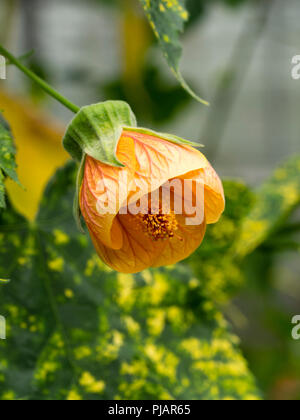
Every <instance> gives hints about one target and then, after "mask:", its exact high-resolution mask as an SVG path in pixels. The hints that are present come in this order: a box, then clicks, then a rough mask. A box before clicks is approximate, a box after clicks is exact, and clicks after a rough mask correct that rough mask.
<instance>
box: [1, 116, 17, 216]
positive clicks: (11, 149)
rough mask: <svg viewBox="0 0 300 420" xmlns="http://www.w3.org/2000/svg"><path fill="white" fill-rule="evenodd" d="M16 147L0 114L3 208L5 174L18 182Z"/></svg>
mask: <svg viewBox="0 0 300 420" xmlns="http://www.w3.org/2000/svg"><path fill="white" fill-rule="evenodd" d="M16 168H17V164H16V149H15V145H14V141H13V138H12V135H11V132H10V130H9V127H8V126H7V124H6V123H5V121H4V120H3V118H2V116H1V114H0V209H1V208H5V185H4V181H5V175H7V176H8V177H9V178H11V179H12V180H13V181H15V182H16V183H18V184H19V180H18V175H17V172H16Z"/></svg>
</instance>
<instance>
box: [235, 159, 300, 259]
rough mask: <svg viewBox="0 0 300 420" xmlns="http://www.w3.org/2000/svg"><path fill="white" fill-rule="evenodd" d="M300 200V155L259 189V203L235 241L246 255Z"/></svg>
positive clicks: (240, 252) (280, 222)
mask: <svg viewBox="0 0 300 420" xmlns="http://www.w3.org/2000/svg"><path fill="white" fill-rule="evenodd" d="M299 203H300V156H296V157H294V158H292V159H291V160H289V161H288V162H287V163H285V164H284V165H283V166H281V167H279V168H278V169H277V170H276V171H275V173H274V175H273V176H272V177H271V178H270V180H269V181H267V182H266V183H265V184H263V185H262V187H261V188H260V189H259V190H258V191H257V194H256V203H255V205H254V206H253V208H252V209H251V211H250V213H249V214H248V215H247V216H246V217H245V219H244V221H243V226H242V230H241V235H240V237H239V240H238V241H237V244H236V250H237V253H238V254H239V255H240V256H245V255H247V254H250V253H251V252H253V251H254V250H255V249H256V248H257V247H258V246H260V245H261V244H262V243H263V242H265V241H266V240H267V239H268V237H269V236H270V235H272V234H273V233H274V232H275V231H276V230H277V229H278V228H279V227H280V226H281V225H282V224H283V223H284V222H285V221H286V220H287V218H288V217H289V215H290V214H291V212H292V211H293V210H294V209H295V207H296V206H297V205H298V204H299Z"/></svg>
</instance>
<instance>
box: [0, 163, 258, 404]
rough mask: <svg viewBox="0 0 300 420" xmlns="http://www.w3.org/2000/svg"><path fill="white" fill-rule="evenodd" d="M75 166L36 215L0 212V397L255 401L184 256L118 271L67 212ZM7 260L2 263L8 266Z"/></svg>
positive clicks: (55, 183)
mask: <svg viewBox="0 0 300 420" xmlns="http://www.w3.org/2000/svg"><path fill="white" fill-rule="evenodd" d="M75 178H76V170H75V165H74V164H73V163H71V164H69V165H67V166H66V167H65V168H64V169H62V170H60V171H58V173H57V175H56V176H55V178H54V179H53V180H52V181H51V182H50V184H49V186H48V188H47V190H46V192H45V195H44V198H43V202H42V205H41V209H40V212H39V215H38V218H37V220H36V222H35V224H34V225H32V224H28V223H27V222H26V220H24V219H23V218H22V217H21V216H19V215H18V214H16V213H15V212H14V211H13V209H11V208H10V209H9V211H7V212H5V213H3V214H1V215H0V240H1V241H2V242H3V243H4V242H5V247H4V246H1V247H0V269H1V276H4V277H7V278H11V279H12V282H11V283H10V284H8V285H7V286H6V287H3V288H0V295H1V296H0V302H1V303H0V313H1V315H3V316H5V317H6V322H7V340H6V341H1V342H0V399H3V400H4V399H29V400H35V399H41V400H52V399H58V400H65V399H84V400H88V399H95V400H97V399H115V398H116V399H117V398H120V399H169V398H176V399H219V398H235V399H256V398H258V397H259V394H258V392H257V390H256V387H255V384H254V380H253V377H252V375H251V374H250V373H249V371H248V368H247V365H246V362H245V360H244V358H243V357H242V355H241V353H240V351H239V349H238V339H237V338H236V336H234V335H233V334H232V333H230V332H229V330H228V326H227V323H226V322H225V320H224V318H223V317H222V315H221V314H220V313H219V311H218V310H216V309H215V307H214V305H213V304H212V302H211V301H210V300H209V299H207V298H205V297H204V295H203V289H202V287H201V285H200V284H199V282H198V280H197V279H195V278H194V277H193V276H192V275H191V272H190V270H189V269H188V268H187V267H185V266H183V265H178V266H176V267H167V268H162V269H153V270H147V271H144V272H143V273H141V274H139V275H134V276H133V275H124V274H117V273H115V272H113V271H111V270H110V269H108V268H107V267H106V266H104V264H102V262H101V261H100V260H99V259H98V257H97V256H96V255H95V253H94V250H93V247H92V245H91V243H90V241H89V239H88V237H85V236H83V235H80V234H79V233H78V232H77V230H76V228H75V226H74V222H73V219H72V198H73V195H74V185H75ZM7 261H9V264H7Z"/></svg>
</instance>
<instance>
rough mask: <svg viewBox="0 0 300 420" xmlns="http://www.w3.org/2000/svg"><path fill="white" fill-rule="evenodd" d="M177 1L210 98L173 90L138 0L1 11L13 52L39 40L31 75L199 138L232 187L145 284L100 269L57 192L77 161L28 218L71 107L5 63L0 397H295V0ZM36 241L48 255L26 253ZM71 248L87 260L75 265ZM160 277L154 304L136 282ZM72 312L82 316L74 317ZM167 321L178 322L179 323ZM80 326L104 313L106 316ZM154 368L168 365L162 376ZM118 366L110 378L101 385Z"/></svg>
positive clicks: (0, 89) (188, 48) (56, 158)
mask: <svg viewBox="0 0 300 420" xmlns="http://www.w3.org/2000/svg"><path fill="white" fill-rule="evenodd" d="M187 5H188V8H189V10H190V13H191V20H190V21H189V23H188V24H187V27H186V31H185V35H184V37H183V45H184V56H183V60H182V62H181V69H182V73H183V74H184V76H185V77H186V79H187V81H188V82H189V84H190V85H191V86H192V87H193V89H194V90H195V91H196V92H197V93H199V94H200V96H201V97H204V98H205V99H208V100H209V101H210V102H211V104H212V106H211V107H210V108H205V107H201V106H199V105H198V104H197V103H195V102H193V100H191V99H190V98H189V96H188V95H187V94H186V93H185V92H184V91H183V90H182V89H181V88H180V86H178V84H177V83H176V80H175V79H174V78H173V76H172V75H171V74H170V71H169V69H168V67H167V65H166V64H165V62H164V60H163V58H162V56H161V53H160V51H159V49H158V48H157V45H156V43H155V40H154V37H153V35H152V33H151V31H150V29H149V26H148V23H147V22H146V20H145V18H144V14H143V13H142V11H141V9H140V7H139V5H138V2H137V1H136V0H126V1H122V0H121V1H117V0H115V1H112V0H108V1H105V0H89V1H83V0H76V1H74V0H73V1H69V0H59V1H57V0H53V1H51V2H47V1H44V0H24V1H16V0H8V1H7V2H5V1H3V2H2V4H1V7H0V19H2V21H1V28H2V29H1V33H0V38H1V39H0V40H1V42H3V43H5V44H6V45H8V46H10V47H11V49H13V50H14V51H17V52H18V51H19V53H20V54H23V53H24V51H29V50H31V49H32V48H34V49H35V54H34V56H32V57H31V58H30V59H29V62H30V64H31V66H32V68H34V69H35V70H36V71H38V72H39V73H40V74H41V75H43V76H44V77H46V78H47V79H48V80H49V81H51V83H53V84H54V85H55V86H56V87H57V88H58V89H59V90H61V91H62V92H63V93H64V94H65V95H66V96H68V97H70V99H71V100H73V101H74V102H75V103H77V104H78V105H84V104H86V103H91V102H96V101H100V100H103V99H105V98H107V97H109V98H118V99H119V98H123V99H126V100H127V101H129V102H130V104H131V105H132V107H133V108H134V110H135V112H136V114H137V116H138V119H139V122H140V123H141V124H142V125H148V126H153V127H154V128H156V129H158V130H163V131H171V132H176V133H177V134H178V135H181V136H183V137H185V138H190V139H192V140H196V139H198V140H199V141H200V142H201V143H204V144H206V146H207V147H206V152H205V153H206V154H207V155H208V157H209V158H210V159H211V160H212V163H213V164H214V166H215V167H216V169H217V170H218V172H219V173H220V174H221V175H222V176H223V178H224V180H225V189H226V196H227V210H226V214H225V215H224V217H223V219H222V221H221V222H220V223H219V224H218V225H216V226H213V227H210V229H209V231H208V235H207V238H206V241H205V243H204V244H203V246H202V247H201V248H200V249H199V251H198V252H197V253H196V254H195V255H194V256H192V257H191V258H190V260H189V261H187V262H186V263H185V264H184V265H180V266H178V267H177V268H176V269H175V268H170V269H169V270H161V271H160V270H159V271H157V272H154V271H153V272H152V271H151V272H149V273H145V274H144V278H143V276H142V278H141V277H138V278H126V279H124V278H122V276H116V275H114V274H113V273H108V272H107V271H106V270H105V268H104V267H103V266H101V265H100V266H99V264H98V263H97V262H96V259H95V257H93V254H92V250H91V249H90V248H89V247H88V245H84V244H83V243H82V241H84V239H82V237H81V239H80V236H79V235H78V234H77V232H76V231H75V227H74V225H73V221H72V219H71V216H70V212H69V206H68V203H69V202H70V199H69V201H68V197H69V196H68V195H67V194H66V195H64V197H63V199H60V200H59V194H61V192H62V191H65V189H66V188H68V184H66V185H63V184H60V183H61V182H66V183H67V181H68V180H69V179H72V168H70V167H68V168H67V169H66V170H65V171H64V172H62V173H60V179H61V180H62V181H58V178H56V181H52V184H51V186H50V187H48V189H47V192H46V193H45V194H44V199H43V203H42V208H41V209H40V211H39V215H38V218H37V219H36V220H35V222H34V223H33V222H32V220H33V219H34V218H35V214H36V212H37V209H38V206H39V202H40V200H41V196H42V191H43V190H44V188H45V187H46V184H47V182H48V180H49V178H50V176H51V175H52V174H53V173H54V170H55V169H56V168H57V167H60V166H61V165H62V164H63V163H64V162H65V161H66V160H67V156H66V154H65V153H64V152H63V150H62V148H61V145H60V141H61V136H62V133H63V128H64V125H65V124H66V123H67V122H68V120H69V119H70V114H69V113H68V112H67V111H65V110H63V109H62V108H61V107H60V106H59V105H57V104H55V103H54V102H53V101H52V100H49V99H48V98H46V97H45V96H44V95H43V94H42V92H40V91H39V90H38V89H36V88H35V87H34V86H33V85H32V84H30V83H28V82H27V81H26V80H25V79H24V78H23V76H21V75H20V74H19V73H18V72H17V71H16V70H15V69H13V68H10V69H9V74H8V80H7V81H5V82H1V85H0V105H1V106H0V108H1V110H2V109H3V110H4V111H5V113H4V116H5V118H6V119H7V121H9V123H10V125H11V127H12V130H13V134H14V137H15V140H16V144H17V147H18V154H17V161H18V164H19V169H18V174H19V178H20V181H21V183H22V185H24V186H25V190H23V189H21V188H20V187H18V186H15V185H13V184H11V183H10V182H8V189H9V191H10V196H11V200H12V202H13V204H14V206H15V208H16V209H17V211H18V212H19V213H21V215H20V214H19V215H17V214H16V213H15V211H13V210H11V209H9V210H8V212H7V215H5V213H3V214H1V236H0V239H1V241H2V242H1V251H0V257H1V258H0V261H1V265H0V270H1V271H0V277H1V278H2V277H3V278H6V277H11V274H12V273H14V275H13V277H12V282H11V284H10V285H5V286H4V285H2V286H1V288H2V289H1V290H0V292H1V303H0V313H1V314H5V315H6V316H7V318H8V320H10V319H11V320H13V326H14V327H13V330H12V331H9V334H11V335H10V340H8V341H7V343H5V345H4V344H3V343H1V346H2V344H3V346H4V347H3V346H2V347H3V348H2V351H1V359H2V362H1V369H0V385H1V386H0V390H1V391H0V392H1V398H2V399H5V398H55V399H60V398H67V397H74V398H75V397H78V396H79V397H82V398H97V397H98V398H106V397H109V396H110V397H120V398H133V397H134V396H136V397H157V398H159V397H160V398H163V397H165V398H167V397H176V398H177V397H179V398H180V397H195V398H254V397H255V398H257V397H258V396H259V395H262V396H263V397H265V398H269V399H299V398H300V379H299V378H300V345H299V342H296V341H293V340H292V339H291V318H292V317H293V315H295V314H297V313H299V307H300V289H299V271H300V267H299V210H297V208H298V205H299V201H300V197H299V178H300V177H299V171H300V167H299V157H295V158H293V157H291V156H292V155H296V154H299V118H298V109H299V102H300V85H299V86H298V84H297V83H299V82H296V81H293V80H292V79H291V77H290V71H291V58H292V56H293V55H296V54H299V45H298V39H299V35H300V33H299V32H300V28H299V25H298V22H299V18H300V6H299V3H298V2H297V1H296V0H288V1H287V2H285V6H284V7H283V6H282V2H280V1H277V0H267V1H265V0H264V1H259V0H243V1H242V0H240V1H234V0H232V1H229V0H228V1H221V0H219V1H218V0H215V1H205V0H201V1H200V0H188V1H187ZM20 96H22V98H20ZM43 108H44V112H45V111H47V112H48V113H49V112H50V113H52V114H53V116H54V118H53V117H52V119H53V120H54V119H55V122H54V121H53V120H51V119H50V118H49V116H48V115H46V114H42V113H41V109H43ZM284 162H287V163H284ZM270 176H271V178H270ZM234 177H238V178H239V179H238V180H233V178H234ZM229 178H230V179H229ZM268 178H269V179H270V180H269V181H267V179H268ZM242 180H243V181H242ZM53 182H54V184H53ZM55 182H56V183H58V184H59V185H56V184H55ZM53 185H56V187H55V188H54V186H53ZM69 193H70V196H71V191H70V192H69ZM56 195H57V196H56ZM57 214H58V215H59V217H58V219H57ZM22 215H26V216H27V217H29V218H30V220H31V222H30V223H29V222H27V221H25V220H24V219H23V216H22ZM7 218H8V219H7ZM16 238H19V239H16ZM3 241H5V242H3ZM37 241H40V242H37ZM4 243H5V245H4ZM24 243H26V246H21V245H23V244H24ZM37 244H43V245H42V248H43V253H42V254H40V253H39V252H34V250H37V249H40V245H37ZM83 246H86V247H87V248H85V251H84V252H83V251H82V247H83ZM74 249H76V251H74ZM22 253H25V255H23V254H22ZM76 253H77V254H76ZM8 254H9V257H8ZM78 254H82V255H83V256H84V257H82V258H81V259H80V260H79V261H78V262H77V260H76V256H78ZM8 258H9V261H10V265H9V267H7V264H6V261H7V260H8ZM75 260H76V261H75ZM21 263H23V264H21ZM86 264H88V266H86ZM45 266H47V270H44V269H43V268H42V267H45ZM12 267H13V268H12ZM9 269H10V270H12V271H9ZM7 270H8V271H7ZM87 270H89V272H90V273H92V278H90V277H91V276H88V275H87V274H86V273H87V272H88V271H87ZM44 271H45V273H44ZM42 273H43V274H42ZM78 277H80V280H79V278H78ZM196 278H197V280H196ZM157 279H159V280H157ZM49 283H50V285H49ZM52 283H53V284H52ZM164 284H167V286H168V289H167V290H169V289H170V291H169V292H168V291H167V290H165V291H164V293H163V296H162V299H161V301H159V302H156V303H155V302H151V296H149V295H148V294H147V293H148V292H147V291H148V289H147V287H154V286H155V285H156V286H157V287H158V288H159V287H164V286H163V285H164ZM54 285H55V287H53V286H54ZM147 285H148V286H147ZM50 286H52V289H51V287H50ZM167 286H165V287H167ZM115 289H117V290H119V291H120V296H121V294H122V293H123V294H125V297H127V299H130V296H131V294H132V295H133V296H134V297H135V298H136V299H141V300H142V301H143V302H145V306H147V309H146V307H144V306H141V307H138V306H136V303H135V302H127V301H126V299H125V303H124V302H123V304H122V300H121V302H120V301H119V300H118V299H121V298H120V296H119V297H118V295H117V296H116V295H115V294H114V293H113V290H115ZM123 289H124V290H123ZM132 289H133V290H134V292H132ZM163 290H164V289H163ZM172 290H180V291H181V294H179V296H177V295H176V296H173V293H172ZM191 290H192V292H191ZM105 299H106V300H107V301H105ZM49 300H50V301H49ZM103 302H104V303H105V304H104V306H103ZM108 302H114V305H113V306H112V307H110V305H108ZM100 307H102V308H103V309H102V310H100V309H99V308H100ZM41 308H44V309H43V310H41ZM172 311H173V312H172ZM174 311H175V312H174ZM176 311H177V312H176ZM221 312H222V313H223V316H221V315H220V313H221ZM74 313H78V314H82V315H81V316H80V317H79V316H78V317H76V319H75V320H74V324H72V322H71V321H72V320H70V318H72V317H73V316H74ZM172 313H173V315H174V314H175V319H181V317H184V319H185V320H186V322H187V326H186V328H185V329H184V328H183V329H178V325H176V322H175V321H174V317H173V321H172ZM70 314H72V317H71V316H70ZM224 316H225V318H226V320H227V321H226V323H225V321H224ZM103 318H105V319H106V321H107V320H108V321H107V322H109V325H108V324H107V322H106V321H105V320H104V319H103ZM58 319H59V320H60V321H59V322H58V321H57V320H58ZM88 319H91V320H94V321H95V320H96V319H98V320H101V322H100V321H99V324H100V326H99V325H93V323H92V321H91V322H90V323H87V324H86V322H87V320H88ZM128 320H129V321H128ZM145 320H146V321H145ZM128 322H129V324H130V326H131V328H133V331H135V332H134V333H133V335H131V334H132V330H131V332H130V327H129V328H128ZM145 322H146V323H145ZM174 322H175V324H174ZM227 323H228V324H229V326H228V325H227ZM58 324H59V325H58ZM134 328H135V330H134ZM31 329H33V331H31ZM36 329H37V330H36ZM83 329H84V330H86V331H87V332H86V335H85V336H83V333H82V330H83ZM232 330H233V332H234V334H232V333H231V332H228V331H232ZM80 331H81V332H80ZM136 331H141V335H139V334H138V333H137V332H136ZM65 333H67V336H68V337H66V336H65ZM61 334H63V337H62V336H61ZM95 336H96V338H95ZM237 336H238V337H239V339H240V345H239V346H238V341H239V340H238V339H237ZM170 337H173V338H172V339H173V340H175V338H176V340H177V344H176V345H175V348H176V351H175V352H174V353H175V354H173V352H172V351H170V350H172V349H173V348H174V346H169V345H168V340H169V338H170ZM195 337H197V338H198V341H197V342H196V343H195V341H194V342H191V341H190V342H188V343H189V345H188V347H189V348H190V349H191V348H193V345H194V352H196V353H195V354H196V355H197V356H193V354H185V353H184V350H183V349H184V348H186V347H184V346H183V347H182V344H181V343H182V342H185V341H186V340H191V339H193V338H195ZM97 340H98V341H97ZM99 340H100V341H99ZM101 340H102V341H101ZM66 342H69V344H68V345H67V344H66ZM145 342H147V343H148V345H149V346H150V347H149V348H150V350H151V349H152V352H151V351H150V353H149V354H148V355H145V354H143V352H142V349H141V347H142V344H143V343H145ZM5 346H9V348H6V347H5ZM151 346H152V347H151ZM153 346H154V347H153ZM237 346H238V347H239V348H240V349H241V350H242V352H243V356H244V357H245V359H246V361H247V364H248V365H249V368H250V371H251V372H252V373H253V374H254V377H255V380H256V382H257V384H258V388H259V389H260V390H261V393H260V391H257V389H255V385H254V380H253V376H252V374H250V373H249V371H248V370H247V367H246V364H245V361H244V360H245V359H243V357H242V356H241V353H240V350H239V349H238V347H237ZM68 347H71V348H72V349H73V348H74V354H71V355H70V354H68V353H69V351H70V350H68ZM99 347H101V349H102V350H101V352H100V354H99ZM87 348H88V350H87ZM149 348H148V349H149ZM153 348H154V349H155V350H156V351H154V352H153ZM16 349H17V350H16ZM20 349H21V351H20ZM97 349H98V350H97ZM121 349H122V350H121ZM197 350H198V353H197ZM193 357H194V358H193ZM178 358H179V359H182V362H181V365H180V368H178V365H177V364H176V363H177V362H176V360H177V359H178ZM162 360H163V361H164V362H162ZM166 360H168V362H166ZM172 363H173V364H172ZM162 364H166V365H167V366H169V371H168V372H162V371H160V370H159V368H158V366H160V365H162ZM195 365H196V366H198V369H197V367H195ZM172 367H173V372H174V369H175V370H176V372H177V373H178V376H176V377H174V376H173V377H172ZM112 370H114V371H116V372H118V374H119V377H120V378H121V379H120V380H116V382H115V383H110V384H108V382H109V374H110V373H111V371H112ZM57 372H61V373H62V374H59V373H57ZM100 372H106V373H103V375H102V374H100ZM1 375H3V376H1ZM57 375H59V376H57ZM149 375H150V376H149ZM1 378H2V382H1ZM33 378H34V380H32V379H33ZM203 382H205V383H206V389H203V387H202V385H201V384H202V383H203ZM55 383H58V384H59V385H58V386H57V387H56V386H55ZM158 383H160V384H161V386H160V387H159V386H158V385H157V384H158ZM16 384H17V385H16ZM124 384H125V385H124ZM147 384H150V385H147ZM91 390H94V391H91ZM126 390H127V391H126ZM193 390H195V392H196V393H197V395H195V394H192V392H193ZM96 391H97V392H96ZM126 392H127V394H126Z"/></svg>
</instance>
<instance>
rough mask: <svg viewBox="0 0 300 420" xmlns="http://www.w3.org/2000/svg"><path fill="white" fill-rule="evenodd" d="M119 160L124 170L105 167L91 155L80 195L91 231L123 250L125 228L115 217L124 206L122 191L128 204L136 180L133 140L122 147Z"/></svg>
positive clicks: (83, 211) (106, 243)
mask: <svg viewBox="0 0 300 420" xmlns="http://www.w3.org/2000/svg"><path fill="white" fill-rule="evenodd" d="M118 157H119V159H120V160H121V161H122V163H124V164H125V165H126V166H125V167H124V168H116V167H112V166H109V165H105V164H103V163H101V162H98V161H97V160H95V159H93V158H92V157H90V156H87V157H86V163H85V169H84V177H83V182H82V186H81V192H80V208H81V212H82V215H83V217H84V219H85V221H86V223H87V225H88V227H89V230H90V231H92V232H93V235H94V236H95V237H96V238H101V241H102V242H103V243H104V245H106V246H108V247H110V248H113V249H120V248H121V247H122V243H123V234H122V229H121V227H120V225H119V222H118V221H117V220H116V219H115V218H116V215H117V214H118V212H119V210H120V207H122V205H123V203H122V202H119V200H118V198H119V192H120V191H121V192H122V200H123V199H124V201H125V202H126V200H127V195H128V191H127V189H128V186H129V188H130V185H131V184H132V182H133V178H134V172H135V169H136V160H135V154H134V143H133V141H128V142H126V143H124V142H123V143H122V144H121V145H119V148H118Z"/></svg>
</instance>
